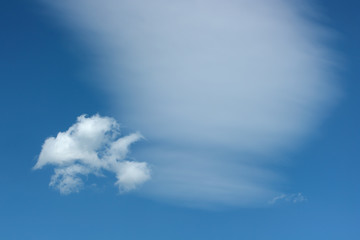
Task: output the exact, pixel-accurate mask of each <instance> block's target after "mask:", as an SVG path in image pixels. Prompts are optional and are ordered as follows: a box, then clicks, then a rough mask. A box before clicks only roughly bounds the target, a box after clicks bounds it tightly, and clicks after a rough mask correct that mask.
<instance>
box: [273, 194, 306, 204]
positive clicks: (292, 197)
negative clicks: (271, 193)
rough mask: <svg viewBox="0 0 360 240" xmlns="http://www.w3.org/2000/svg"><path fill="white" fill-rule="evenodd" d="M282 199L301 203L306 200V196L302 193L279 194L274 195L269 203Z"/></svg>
mask: <svg viewBox="0 0 360 240" xmlns="http://www.w3.org/2000/svg"><path fill="white" fill-rule="evenodd" d="M280 201H284V202H290V203H301V202H306V201H307V198H306V197H305V196H304V195H303V194H302V193H293V194H281V195H279V196H276V197H274V198H273V199H272V200H271V201H270V202H269V204H275V203H277V202H280Z"/></svg>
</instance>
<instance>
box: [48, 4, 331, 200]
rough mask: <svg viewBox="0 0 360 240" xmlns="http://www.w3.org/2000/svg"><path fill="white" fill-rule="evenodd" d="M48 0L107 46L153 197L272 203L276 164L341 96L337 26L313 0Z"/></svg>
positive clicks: (113, 80)
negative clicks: (325, 21)
mask: <svg viewBox="0 0 360 240" xmlns="http://www.w3.org/2000/svg"><path fill="white" fill-rule="evenodd" d="M44 1H45V2H46V3H48V4H49V5H50V6H52V7H53V9H56V13H57V14H58V15H59V16H60V17H61V19H63V20H64V21H65V22H67V23H68V26H69V27H71V28H72V29H74V30H75V31H74V32H76V33H75V34H77V37H80V38H81V39H82V40H83V41H84V42H87V43H89V46H91V51H94V52H96V53H97V54H98V55H97V56H98V57H99V58H98V59H99V61H98V60H97V59H94V62H95V64H97V67H98V69H99V68H100V69H101V70H102V72H103V74H104V78H103V79H102V80H101V85H104V83H105V85H107V86H108V89H109V93H111V94H112V96H113V104H114V109H116V110H115V111H116V113H117V116H118V117H119V119H121V121H122V123H124V124H125V125H127V126H129V127H131V128H133V129H138V130H140V131H141V132H142V133H143V134H144V136H146V138H147V139H148V140H149V142H148V145H147V146H146V147H144V148H141V149H139V150H138V151H137V152H136V153H135V155H136V156H137V159H146V161H149V162H150V163H151V164H152V166H153V178H152V181H150V182H149V184H147V185H146V187H144V188H143V193H144V194H145V195H146V196H151V197H155V198H160V199H169V200H171V201H176V202H181V203H186V204H190V205H204V204H210V205H211V204H225V205H237V206H239V205H240V206H248V205H254V204H255V205H258V204H266V203H267V202H268V201H269V199H273V198H274V197H276V196H278V195H279V193H278V192H279V189H278V187H277V186H278V185H277V183H278V181H279V179H280V177H279V175H278V173H277V172H275V171H274V170H272V167H271V166H274V165H275V164H276V162H277V160H276V159H277V158H279V156H281V154H282V153H283V152H284V151H289V150H290V149H293V148H294V146H297V145H298V143H299V142H301V141H302V140H303V139H304V137H305V136H307V135H308V134H309V133H311V132H312V131H313V129H314V128H315V127H316V125H317V123H318V122H319V121H320V120H321V119H322V117H323V114H324V112H326V109H327V108H328V106H329V104H330V103H331V102H332V100H333V99H334V96H335V91H334V90H335V87H334V82H333V67H334V66H336V59H335V57H334V55H333V53H332V52H331V51H330V50H329V48H328V47H327V46H326V41H327V40H328V39H329V36H330V34H329V31H328V30H327V29H326V28H324V27H323V26H320V25H319V24H317V23H315V22H314V20H313V19H314V17H315V18H316V13H315V12H314V11H311V14H312V15H311V18H310V17H309V15H308V13H309V11H308V10H310V9H311V5H310V4H308V5H305V4H306V3H308V2H306V1H285V0H255V1H254V0H198V1H189V0H185V1H175V0H170V1H165V0H154V1H145V0H139V1H133V0H121V1H117V0H105V1H99V0H78V1H68V0H67V1H57V2H54V1H46V0H44ZM305 2H306V3H305ZM54 12H55V11H54ZM104 79H105V80H104ZM280 192H281V190H280Z"/></svg>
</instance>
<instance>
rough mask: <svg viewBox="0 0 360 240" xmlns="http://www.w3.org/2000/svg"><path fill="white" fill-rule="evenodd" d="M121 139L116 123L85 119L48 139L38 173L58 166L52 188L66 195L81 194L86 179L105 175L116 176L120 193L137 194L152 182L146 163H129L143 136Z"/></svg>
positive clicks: (109, 120) (102, 118) (97, 118)
mask: <svg viewBox="0 0 360 240" xmlns="http://www.w3.org/2000/svg"><path fill="white" fill-rule="evenodd" d="M119 136H120V129H119V124H118V123H117V122H116V121H115V119H113V118H109V117H101V116H99V115H94V116H92V117H86V116H85V115H82V116H80V117H78V119H77V122H76V123H75V124H74V125H73V126H71V127H70V128H69V129H68V130H67V131H66V132H59V133H58V134H57V136H56V137H50V138H48V139H46V141H45V143H44V145H43V146H42V150H41V153H40V156H39V159H38V161H37V163H36V165H35V166H34V169H41V168H43V167H44V166H45V165H52V166H54V167H55V173H54V175H53V176H52V177H51V181H50V186H53V187H55V188H56V189H58V190H59V191H60V193H62V194H69V193H72V192H78V191H79V190H80V189H81V187H82V186H83V180H82V177H83V176H87V175H89V174H95V175H98V176H100V175H102V172H103V171H108V172H113V173H115V175H116V178H117V181H116V183H115V184H116V185H117V186H118V187H119V190H120V192H125V191H130V190H133V189H135V188H136V187H137V186H139V185H141V184H142V183H144V182H146V181H147V180H149V179H150V170H149V167H148V165H147V164H146V163H145V162H135V161H127V160H126V157H127V154H128V152H129V146H130V145H131V144H132V143H134V142H136V141H138V140H139V139H141V138H142V136H141V135H140V134H139V133H134V134H130V135H128V136H125V137H119Z"/></svg>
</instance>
